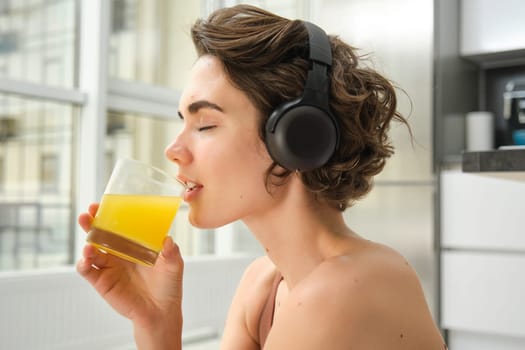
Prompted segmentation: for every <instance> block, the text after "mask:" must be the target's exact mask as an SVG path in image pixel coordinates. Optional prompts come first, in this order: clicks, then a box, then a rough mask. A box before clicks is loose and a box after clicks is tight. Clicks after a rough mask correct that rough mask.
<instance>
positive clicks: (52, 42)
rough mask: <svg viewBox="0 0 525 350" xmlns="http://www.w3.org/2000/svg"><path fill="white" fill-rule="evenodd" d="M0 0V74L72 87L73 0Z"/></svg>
mask: <svg viewBox="0 0 525 350" xmlns="http://www.w3.org/2000/svg"><path fill="white" fill-rule="evenodd" d="M1 3H2V4H3V3H5V4H3V5H1V6H2V7H1V8H0V67H1V68H2V69H0V77H3V78H10V79H16V80H23V81H30V82H35V83H43V84H49V85H54V86H62V87H72V86H73V85H74V64H75V39H76V34H75V33H76V26H75V25H76V23H75V7H76V5H75V4H76V1H75V0H53V1H50V0H33V1H27V0H24V1H10V2H5V1H2V2H1Z"/></svg>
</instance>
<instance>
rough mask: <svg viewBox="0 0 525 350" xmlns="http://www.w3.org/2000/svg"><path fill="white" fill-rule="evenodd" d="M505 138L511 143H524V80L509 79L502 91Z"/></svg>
mask: <svg viewBox="0 0 525 350" xmlns="http://www.w3.org/2000/svg"><path fill="white" fill-rule="evenodd" d="M503 118H504V119H505V123H506V139H507V142H508V143H509V144H511V145H525V80H510V81H509V82H508V83H507V84H506V86H505V92H504V93H503Z"/></svg>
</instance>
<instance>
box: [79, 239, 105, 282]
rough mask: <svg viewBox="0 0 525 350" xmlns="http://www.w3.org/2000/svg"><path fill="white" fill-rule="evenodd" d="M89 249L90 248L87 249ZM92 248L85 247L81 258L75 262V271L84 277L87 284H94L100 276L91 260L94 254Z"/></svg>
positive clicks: (98, 270)
mask: <svg viewBox="0 0 525 350" xmlns="http://www.w3.org/2000/svg"><path fill="white" fill-rule="evenodd" d="M89 247H90V248H89ZM92 248H94V247H92V246H85V247H84V251H83V257H82V258H81V259H80V260H79V261H78V262H77V266H76V267H77V271H78V273H79V274H80V275H81V276H82V277H84V278H85V279H86V280H87V281H88V282H89V283H91V284H93V285H94V284H95V282H96V281H97V279H98V278H99V276H100V272H101V271H100V268H99V267H98V266H97V265H95V264H94V261H93V258H94V255H95V252H92V251H91V249H92Z"/></svg>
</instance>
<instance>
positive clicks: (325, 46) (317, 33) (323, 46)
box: [303, 21, 332, 67]
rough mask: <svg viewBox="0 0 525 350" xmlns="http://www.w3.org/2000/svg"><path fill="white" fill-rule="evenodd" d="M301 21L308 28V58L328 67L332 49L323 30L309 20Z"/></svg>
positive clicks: (330, 61)
mask: <svg viewBox="0 0 525 350" xmlns="http://www.w3.org/2000/svg"><path fill="white" fill-rule="evenodd" d="M303 23H304V26H305V27H306V29H307V30H308V40H309V46H310V54H309V57H308V59H309V60H310V61H315V62H319V63H322V64H325V65H327V66H329V67H330V66H331V65H332V50H331V48H330V40H329V39H328V36H327V35H326V33H325V31H324V30H323V29H321V28H320V27H318V26H316V25H315V24H313V23H311V22H307V21H304V22H303Z"/></svg>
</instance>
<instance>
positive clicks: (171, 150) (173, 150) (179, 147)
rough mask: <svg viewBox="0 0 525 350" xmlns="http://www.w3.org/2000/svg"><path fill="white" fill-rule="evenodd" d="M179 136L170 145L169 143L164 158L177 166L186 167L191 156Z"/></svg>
mask: <svg viewBox="0 0 525 350" xmlns="http://www.w3.org/2000/svg"><path fill="white" fill-rule="evenodd" d="M181 136H182V134H180V135H179V136H178V137H177V138H176V139H175V140H173V142H172V143H170V144H169V145H168V146H167V147H166V149H165V150H164V154H165V155H166V158H168V159H169V160H171V161H172V162H175V163H177V164H178V165H186V164H188V163H190V162H191V160H192V156H191V152H190V150H189V149H188V147H187V146H186V145H185V144H184V142H183V139H182V137H181Z"/></svg>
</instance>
